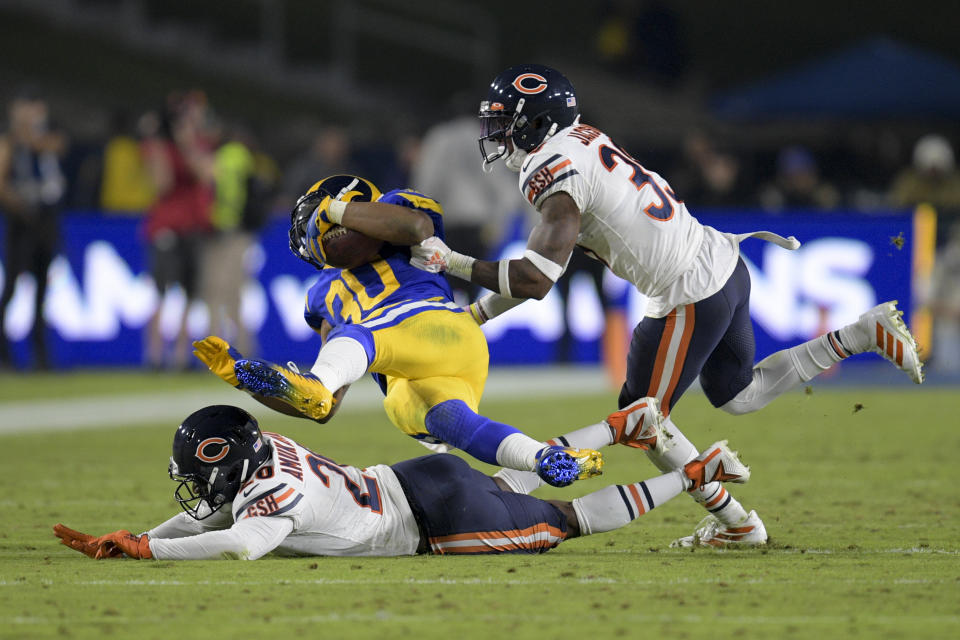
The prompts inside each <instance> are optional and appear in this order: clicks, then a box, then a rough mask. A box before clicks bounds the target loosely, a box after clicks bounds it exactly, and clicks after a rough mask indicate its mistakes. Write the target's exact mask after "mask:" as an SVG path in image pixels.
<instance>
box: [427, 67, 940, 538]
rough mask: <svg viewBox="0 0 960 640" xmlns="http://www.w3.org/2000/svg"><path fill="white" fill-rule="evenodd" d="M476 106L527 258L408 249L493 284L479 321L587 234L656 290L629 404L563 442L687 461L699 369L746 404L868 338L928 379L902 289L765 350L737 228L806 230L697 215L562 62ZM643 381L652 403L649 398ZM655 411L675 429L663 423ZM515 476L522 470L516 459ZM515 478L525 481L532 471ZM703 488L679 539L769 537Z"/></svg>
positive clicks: (555, 272)
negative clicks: (701, 510)
mask: <svg viewBox="0 0 960 640" xmlns="http://www.w3.org/2000/svg"><path fill="white" fill-rule="evenodd" d="M480 119H481V123H482V131H481V137H480V151H481V154H482V156H483V162H484V164H485V165H487V164H489V163H492V162H495V161H496V160H498V159H501V158H502V159H503V160H504V161H505V163H506V165H507V166H508V167H509V168H511V169H513V170H514V171H518V172H519V173H520V183H519V185H520V190H521V192H522V193H523V195H524V197H526V198H527V200H528V201H529V202H530V203H531V204H532V205H533V206H535V207H536V208H537V209H538V211H539V212H540V216H541V218H540V221H539V223H538V224H537V225H536V226H535V227H534V229H533V231H532V232H531V234H530V237H529V239H528V241H527V250H526V251H525V252H524V254H523V257H522V258H521V259H519V260H501V261H499V262H488V261H482V260H475V259H474V258H473V257H471V256H466V255H463V254H459V253H457V252H456V251H452V250H451V249H450V248H449V247H447V246H446V245H445V244H444V243H443V242H442V241H440V240H439V239H437V238H428V239H427V240H425V241H423V243H421V245H420V246H419V247H416V248H415V249H414V251H413V257H412V259H411V262H412V263H413V264H414V265H415V266H419V267H420V268H422V269H425V270H445V271H446V272H447V273H449V274H452V275H455V276H457V277H459V278H462V279H465V280H469V281H471V282H474V283H476V284H479V285H481V286H483V287H485V288H487V289H489V290H491V291H495V292H497V293H495V294H492V295H488V296H486V297H484V298H481V299H480V300H478V301H477V302H475V303H473V304H472V305H471V306H470V309H471V312H472V314H473V316H474V318H475V319H476V320H477V322H480V323H483V322H485V321H486V320H487V319H489V318H491V317H494V316H496V315H498V314H500V313H503V312H504V311H506V310H508V309H510V308H512V307H513V306H516V305H517V304H519V303H520V302H521V301H522V300H524V299H527V298H538V299H539V298H543V297H544V296H545V295H546V294H547V292H548V291H549V290H550V288H551V287H552V286H553V284H554V283H555V282H556V281H557V279H558V278H559V277H560V276H561V274H562V273H563V271H564V269H565V266H566V264H567V261H568V260H569V259H570V254H571V252H572V251H573V249H574V247H575V246H579V247H581V248H582V249H583V250H584V251H586V252H587V253H588V254H589V255H591V256H593V257H595V258H597V259H599V260H601V261H602V262H604V264H606V265H607V266H608V267H609V268H610V269H611V270H612V271H613V272H614V273H615V274H617V275H618V276H620V277H621V278H624V279H625V280H628V281H629V282H632V283H633V284H634V285H635V286H636V287H637V289H638V290H639V291H640V292H641V293H643V294H644V295H646V296H647V297H648V299H649V304H648V307H647V310H646V317H644V319H643V320H642V321H641V322H640V323H639V324H638V325H637V327H636V329H635V330H634V333H633V337H632V340H631V344H630V351H629V355H628V361H627V377H626V381H625V383H624V385H623V388H622V390H621V392H620V398H619V407H620V411H618V412H616V413H613V414H611V416H609V417H608V418H607V420H606V421H605V422H603V423H598V424H597V425H592V426H591V427H588V428H585V429H581V430H579V431H577V432H574V433H573V434H568V435H567V436H565V437H562V438H558V439H557V441H559V442H562V443H563V444H564V445H565V446H572V447H587V448H598V447H600V446H603V445H604V444H612V443H621V444H626V445H630V446H635V447H639V448H644V449H647V452H648V455H649V456H650V458H651V460H652V461H653V463H654V464H655V465H657V467H658V468H660V469H661V470H667V469H676V468H678V467H680V466H682V465H683V464H685V463H686V462H687V461H689V460H691V459H692V458H694V457H695V456H696V455H697V450H696V449H695V448H694V446H693V445H692V444H691V443H690V441H689V440H687V438H686V437H685V436H684V435H683V434H682V433H681V432H680V430H679V429H678V428H677V426H676V425H675V424H674V423H673V421H672V419H671V417H670V412H671V409H672V408H673V407H674V406H675V404H676V402H677V401H678V400H679V398H680V396H681V394H682V393H683V392H684V391H685V390H686V389H687V387H689V385H690V384H691V383H692V382H693V381H694V379H696V378H697V377H699V378H700V382H701V385H702V386H703V389H704V392H705V393H706V395H707V398H708V399H709V400H710V402H711V403H712V404H713V405H714V406H716V407H719V408H721V409H723V410H724V411H727V412H728V413H731V414H737V415H739V414H743V413H748V412H751V411H756V410H757V409H760V408H762V407H764V406H765V405H766V404H767V403H769V402H770V401H771V400H773V399H774V398H775V397H777V396H778V395H780V394H781V393H783V392H784V391H786V390H788V389H791V388H794V387H796V386H797V385H799V384H801V383H803V382H805V381H807V380H810V379H811V378H813V377H814V376H816V375H817V374H819V373H821V372H823V371H825V370H826V369H828V368H829V367H830V366H832V365H833V364H834V363H835V362H838V361H840V360H842V359H844V358H847V357H849V356H851V355H853V354H856V353H863V352H867V351H873V352H875V353H878V354H880V355H882V356H883V357H884V358H886V359H887V360H889V361H890V362H892V363H893V364H894V365H895V366H897V367H898V368H900V369H902V370H903V371H905V372H906V373H907V375H909V376H910V378H911V379H912V380H913V381H914V382H916V383H918V384H919V383H920V382H922V380H923V373H922V370H921V363H920V359H919V356H918V354H917V347H916V343H915V341H914V339H913V337H912V336H911V335H910V332H909V331H908V329H907V327H906V325H905V324H904V323H903V321H902V320H901V316H902V313H901V312H900V311H898V310H897V308H896V302H886V303H884V304H881V305H878V306H877V307H875V308H873V309H871V310H869V311H867V312H866V313H864V314H863V315H862V316H861V317H860V319H859V321H858V322H856V323H854V324H851V325H849V326H846V327H843V328H841V329H839V330H836V331H832V332H830V333H828V334H826V335H824V336H821V337H819V338H816V339H814V340H811V341H809V342H806V343H804V344H801V345H798V346H796V347H793V348H791V349H786V350H784V351H780V352H778V353H775V354H773V355H771V356H769V357H767V358H765V359H764V360H763V361H761V362H760V363H758V364H756V365H754V350H755V344H754V337H753V326H752V324H751V321H750V314H749V300H750V276H749V273H748V271H747V268H746V265H745V264H744V262H743V260H741V259H740V255H739V243H740V242H741V241H743V240H744V239H746V238H748V237H751V236H752V237H757V238H761V239H763V240H767V241H770V242H774V243H776V244H778V245H779V246H781V247H783V248H785V249H796V248H798V247H799V246H800V243H799V242H798V241H797V240H796V239H795V238H793V237H792V236H791V237H790V238H783V237H781V236H778V235H776V234H773V233H770V232H766V231H758V232H755V233H752V234H741V235H734V234H730V233H723V232H721V231H718V230H716V229H713V228H711V227H708V226H705V225H702V224H700V223H699V222H698V221H697V219H696V218H694V217H693V216H692V215H691V214H690V212H689V211H688V210H687V206H686V204H685V203H684V202H683V201H682V200H681V199H680V197H679V196H678V194H676V193H674V192H673V190H672V189H671V188H670V185H669V184H668V183H667V181H666V180H664V179H663V177H661V176H660V175H658V174H657V173H655V172H653V171H650V170H649V169H646V168H645V167H643V166H642V165H641V164H640V163H639V162H637V161H636V159H634V158H633V157H632V156H631V155H630V154H629V153H628V152H627V151H625V150H624V149H623V148H622V147H620V146H619V145H617V144H616V143H615V142H614V141H613V140H611V139H610V137H609V136H607V135H606V134H604V133H603V132H602V131H600V130H599V129H596V128H594V127H592V126H589V125H587V124H582V123H580V121H579V105H578V102H577V96H576V94H575V92H574V89H573V86H572V85H571V84H570V82H569V81H568V80H567V79H566V78H565V77H564V76H563V75H562V74H561V73H559V72H558V71H556V70H554V69H551V68H549V67H545V66H542V65H534V64H526V65H518V66H514V67H510V68H509V69H507V70H505V71H504V72H502V73H501V74H500V75H498V76H497V77H496V78H495V79H494V81H493V83H492V84H491V85H490V89H489V92H488V94H487V97H486V99H485V100H483V101H482V102H481V104H480ZM491 143H492V144H493V145H494V149H493V150H489V149H488V145H490V144H491ZM644 396H649V397H652V398H654V399H655V400H656V402H650V401H647V400H646V399H643V400H641V398H642V397H644ZM658 409H659V410H660V411H662V416H661V415H660V414H659V412H658ZM658 423H659V426H662V429H663V430H664V431H665V432H666V437H663V434H661V433H658V431H659V430H660V429H659V427H658ZM505 477H507V478H511V477H516V478H520V477H521V476H520V475H519V474H511V473H509V472H506V473H505ZM516 485H517V488H522V487H521V485H522V482H521V481H520V480H517V481H516ZM525 488H529V486H527V487H525ZM692 495H693V497H694V498H695V499H696V500H697V501H698V502H700V503H701V504H703V506H704V507H705V508H706V509H707V510H708V511H709V512H710V514H711V515H710V516H708V518H707V519H706V520H705V522H704V523H702V524H701V526H700V527H699V528H698V534H697V535H694V536H687V537H686V538H681V539H680V540H677V541H676V544H680V545H688V544H693V543H695V542H699V543H701V544H715V545H716V544H719V545H722V544H725V543H728V542H738V543H745V544H763V543H764V542H765V541H766V540H767V535H766V530H765V528H764V526H763V523H762V521H761V520H760V518H759V517H758V516H757V514H756V512H754V511H751V512H749V513H747V511H746V510H745V509H744V508H743V507H742V506H741V505H740V503H739V502H737V501H736V500H734V499H733V498H732V496H730V495H729V494H728V493H727V492H726V490H725V489H724V488H723V487H721V486H720V485H719V484H711V485H707V486H705V487H703V488H702V489H700V490H697V491H695V492H693V494H692Z"/></svg>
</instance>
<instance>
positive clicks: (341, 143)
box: [280, 127, 357, 207]
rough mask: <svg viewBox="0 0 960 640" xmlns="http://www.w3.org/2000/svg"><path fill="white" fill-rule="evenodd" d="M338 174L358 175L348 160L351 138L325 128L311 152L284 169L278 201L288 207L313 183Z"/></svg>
mask: <svg viewBox="0 0 960 640" xmlns="http://www.w3.org/2000/svg"><path fill="white" fill-rule="evenodd" d="M338 173H348V174H356V173H357V170H356V167H355V166H354V163H353V161H352V159H351V148H350V138H349V136H348V135H347V131H346V130H345V129H343V128H341V127H326V128H324V129H323V130H322V131H321V132H320V133H319V134H317V136H316V137H315V138H314V139H313V143H312V144H311V145H310V148H309V149H307V150H306V151H305V152H304V153H302V154H301V155H299V156H298V157H296V158H294V160H293V162H291V163H290V165H289V166H288V167H287V169H286V171H285V172H284V174H283V187H282V189H281V193H280V201H281V202H283V204H284V206H287V207H289V206H290V203H291V202H296V201H297V198H299V197H300V196H302V195H303V194H304V193H306V192H307V189H309V188H310V186H311V185H312V184H313V183H314V182H316V181H317V180H320V179H322V178H325V177H327V176H330V175H334V174H338Z"/></svg>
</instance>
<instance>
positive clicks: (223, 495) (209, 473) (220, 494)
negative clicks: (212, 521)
mask: <svg viewBox="0 0 960 640" xmlns="http://www.w3.org/2000/svg"><path fill="white" fill-rule="evenodd" d="M270 456H271V453H270V444H269V443H268V441H267V439H266V438H264V437H263V434H262V433H260V427H259V426H258V425H257V421H256V419H255V418H254V417H253V416H252V415H250V414H249V413H247V412H246V411H244V410H243V409H240V408H239V407H232V406H229V405H214V406H210V407H204V408H203V409H200V410H199V411H195V412H193V413H192V414H190V415H189V416H188V417H187V419H186V420H184V421H183V424H181V425H180V427H179V428H178V429H177V433H176V435H174V437H173V455H172V456H170V467H169V470H168V473H169V474H170V478H171V479H172V480H174V481H176V482H179V483H180V484H178V485H177V488H176V490H175V491H174V497H175V498H176V500H177V503H179V505H180V507H181V508H182V509H183V510H184V511H185V512H187V514H188V515H190V516H191V517H192V518H194V519H195V520H203V519H204V518H207V517H209V516H210V515H212V514H213V513H215V512H217V511H219V510H220V508H221V507H223V505H225V504H228V503H230V502H232V501H233V499H234V498H235V497H236V495H237V492H238V491H239V490H240V486H241V485H242V484H243V483H244V482H246V481H247V480H249V479H250V478H251V477H253V474H254V473H255V472H256V470H257V469H259V468H260V466H261V465H262V464H263V463H264V462H266V461H267V460H269V459H270ZM204 505H206V507H207V508H204Z"/></svg>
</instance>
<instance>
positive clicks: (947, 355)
mask: <svg viewBox="0 0 960 640" xmlns="http://www.w3.org/2000/svg"><path fill="white" fill-rule="evenodd" d="M930 285H931V288H930V305H929V306H930V312H931V314H932V315H933V354H932V356H933V368H934V369H935V370H937V371H940V372H943V373H949V374H954V375H956V374H960V222H954V223H953V224H952V225H951V226H950V230H949V237H948V240H947V243H946V244H945V245H944V246H943V247H941V248H940V250H939V251H938V252H937V260H936V265H935V266H934V269H933V277H932V279H931V283H930Z"/></svg>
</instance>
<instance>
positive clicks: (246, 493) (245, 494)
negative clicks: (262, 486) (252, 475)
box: [243, 486, 253, 498]
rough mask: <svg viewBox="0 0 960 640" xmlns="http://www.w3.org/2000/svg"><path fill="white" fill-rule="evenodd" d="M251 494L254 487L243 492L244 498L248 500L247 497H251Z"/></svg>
mask: <svg viewBox="0 0 960 640" xmlns="http://www.w3.org/2000/svg"><path fill="white" fill-rule="evenodd" d="M251 493H253V487H252V486H251V487H250V488H249V489H247V490H246V491H244V492H243V497H244V498H246V497H247V496H248V495H250V494H251Z"/></svg>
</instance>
